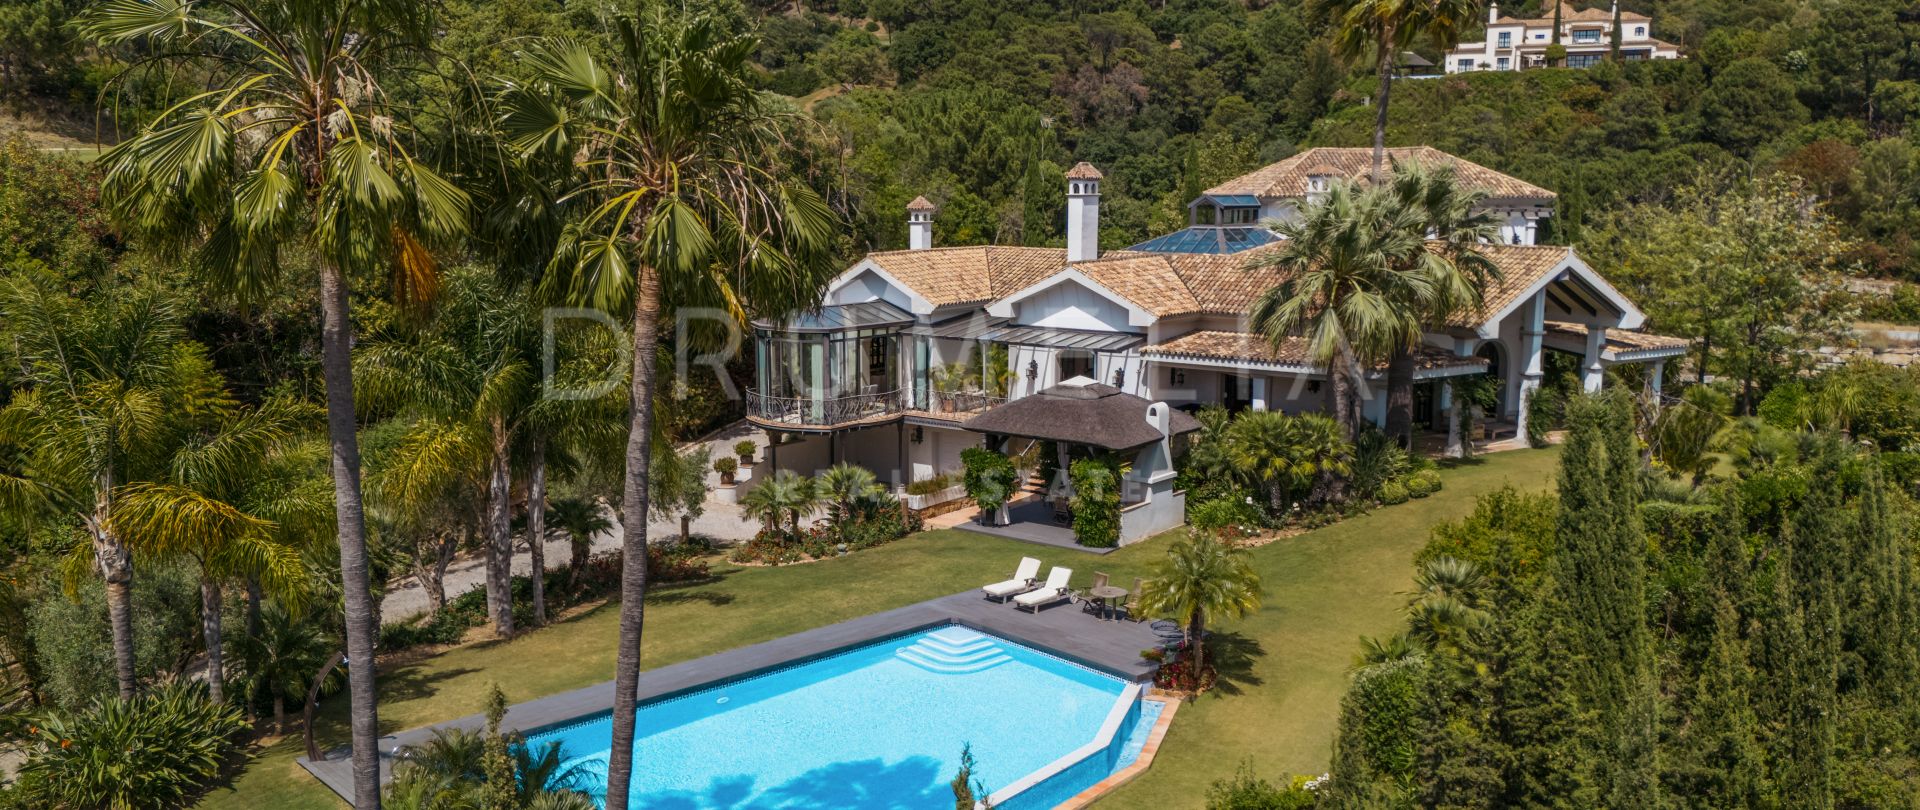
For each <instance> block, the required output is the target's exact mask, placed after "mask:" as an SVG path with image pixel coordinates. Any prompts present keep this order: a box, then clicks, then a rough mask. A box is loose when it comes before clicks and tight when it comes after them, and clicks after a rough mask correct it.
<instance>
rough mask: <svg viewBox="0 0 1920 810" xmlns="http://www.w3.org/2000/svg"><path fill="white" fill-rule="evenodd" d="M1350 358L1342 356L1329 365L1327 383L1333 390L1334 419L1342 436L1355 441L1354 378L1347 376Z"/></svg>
mask: <svg viewBox="0 0 1920 810" xmlns="http://www.w3.org/2000/svg"><path fill="white" fill-rule="evenodd" d="M1348 362H1349V361H1348V358H1346V357H1344V356H1342V357H1340V358H1337V359H1335V360H1334V361H1333V364H1332V365H1330V366H1328V367H1327V385H1328V386H1330V387H1331V388H1332V391H1333V421H1334V422H1335V423H1336V424H1338V425H1339V426H1340V437H1341V438H1343V439H1346V440H1347V441H1353V428H1354V425H1353V407H1354V406H1353V400H1354V390H1353V379H1352V378H1350V377H1348V376H1347V369H1346V365H1347V363H1348Z"/></svg>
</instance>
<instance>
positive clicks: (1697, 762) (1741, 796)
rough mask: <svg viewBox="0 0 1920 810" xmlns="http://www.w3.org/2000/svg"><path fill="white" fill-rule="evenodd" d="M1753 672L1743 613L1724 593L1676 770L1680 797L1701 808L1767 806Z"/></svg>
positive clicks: (1719, 599)
mask: <svg viewBox="0 0 1920 810" xmlns="http://www.w3.org/2000/svg"><path fill="white" fill-rule="evenodd" d="M1752 683H1753V671H1752V667H1751V665H1750V664H1749V663H1748V651H1747V644H1746V641H1745V640H1744V639H1742V638H1741V635H1740V617H1739V612H1738V611H1737V610H1735V609H1734V605H1733V600H1732V598H1730V597H1729V596H1728V594H1726V593H1725V592H1724V591H1722V592H1717V593H1716V594H1715V599H1714V611H1713V636H1712V639H1711V641H1710V642H1709V646H1708V651H1707V658H1706V660H1705V661H1704V662H1703V663H1702V666H1701V671H1700V677H1699V678H1698V679H1697V680H1696V681H1695V683H1694V688H1693V701H1692V705H1691V706H1690V707H1689V710H1688V712H1687V715H1688V722H1687V724H1686V726H1685V729H1686V730H1685V732H1684V735H1683V736H1682V738H1681V740H1680V741H1679V742H1680V746H1679V747H1680V749H1681V751H1680V753H1679V756H1678V757H1677V758H1678V759H1681V760H1682V762H1681V763H1680V764H1679V765H1677V766H1676V767H1675V769H1674V770H1675V772H1676V780H1677V781H1678V782H1679V783H1680V784H1679V786H1678V789H1677V790H1676V792H1677V793H1680V794H1682V795H1685V796H1688V797H1690V798H1692V799H1694V800H1696V801H1698V802H1699V806H1701V807H1716V808H1718V807H1726V808H1743V807H1758V806H1762V802H1761V797H1762V785H1763V782H1764V772H1765V771H1764V766H1765V757H1764V755H1763V752H1762V750H1761V748H1760V744H1759V738H1758V725H1759V721H1758V719H1757V718H1756V716H1755V714H1754V710H1753V700H1752V693H1751V692H1750V688H1751V685H1752Z"/></svg>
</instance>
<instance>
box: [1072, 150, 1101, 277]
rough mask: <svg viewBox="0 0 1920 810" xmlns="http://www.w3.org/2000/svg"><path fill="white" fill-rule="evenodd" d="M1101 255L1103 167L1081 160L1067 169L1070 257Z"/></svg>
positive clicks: (1075, 259) (1088, 258) (1086, 258)
mask: <svg viewBox="0 0 1920 810" xmlns="http://www.w3.org/2000/svg"><path fill="white" fill-rule="evenodd" d="M1097 258H1100V170H1099V169H1096V168H1094V167H1093V164H1091V163H1086V162H1084V161H1083V162H1081V163H1079V164H1076V165H1075V166H1074V167H1073V168H1071V169H1068V170H1067V261H1069V262H1086V261H1092V260H1094V259H1097Z"/></svg>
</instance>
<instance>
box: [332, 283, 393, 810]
mask: <svg viewBox="0 0 1920 810" xmlns="http://www.w3.org/2000/svg"><path fill="white" fill-rule="evenodd" d="M320 311H321V331H320V345H321V353H320V368H321V372H322V375H323V377H324V379H325V381H326V386H327V433H328V435H329V440H330V445H331V448H330V449H331V455H332V462H333V511H334V518H335V520H336V522H337V523H338V524H339V528H338V531H339V535H340V584H341V589H342V596H343V597H344V601H345V602H346V620H347V656H348V660H349V661H351V663H350V664H349V665H348V667H347V693H348V695H349V696H350V697H351V702H352V720H353V723H352V725H353V806H354V807H355V808H358V810H379V807H380V748H379V745H380V718H379V711H378V709H377V707H376V705H375V701H376V700H377V697H376V695H375V692H374V660H373V642H374V639H375V638H376V630H377V628H375V627H374V614H373V590H372V587H371V585H370V584H369V582H368V574H367V522H366V510H365V507H364V505H363V504H362V503H361V502H360V437H359V436H358V435H357V434H356V433H355V432H354V431H355V427H356V426H355V424H354V414H353V325H352V322H351V321H350V312H349V310H348V306H347V286H346V279H344V278H342V277H341V273H340V269H339V268H338V267H335V266H334V265H333V263H331V262H326V261H322V262H321V263H320Z"/></svg>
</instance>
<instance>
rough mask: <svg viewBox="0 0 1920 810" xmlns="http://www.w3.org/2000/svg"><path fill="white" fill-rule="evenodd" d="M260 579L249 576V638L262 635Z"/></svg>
mask: <svg viewBox="0 0 1920 810" xmlns="http://www.w3.org/2000/svg"><path fill="white" fill-rule="evenodd" d="M260 599H261V593H260V580H257V579H254V578H253V577H247V638H253V637H254V636H257V635H260Z"/></svg>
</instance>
